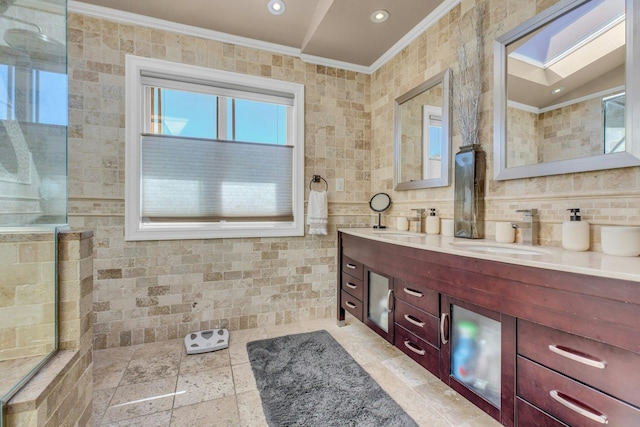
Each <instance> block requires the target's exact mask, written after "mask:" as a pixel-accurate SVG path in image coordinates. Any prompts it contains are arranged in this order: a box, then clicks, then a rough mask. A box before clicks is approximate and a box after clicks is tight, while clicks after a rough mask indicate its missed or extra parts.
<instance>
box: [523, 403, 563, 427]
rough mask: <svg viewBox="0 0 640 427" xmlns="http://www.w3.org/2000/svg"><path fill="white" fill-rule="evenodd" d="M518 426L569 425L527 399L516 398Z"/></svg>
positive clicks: (556, 426)
mask: <svg viewBox="0 0 640 427" xmlns="http://www.w3.org/2000/svg"><path fill="white" fill-rule="evenodd" d="M516 406H517V407H516V414H517V419H518V426H521V427H525V426H526V427H568V426H567V425H566V424H565V423H563V422H562V421H559V420H557V419H555V418H553V417H552V416H551V415H549V414H547V413H546V412H543V411H541V410H540V409H538V408H536V407H535V406H533V405H531V404H530V403H529V402H527V401H526V400H522V399H520V398H519V397H518V398H516Z"/></svg>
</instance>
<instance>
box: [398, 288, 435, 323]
mask: <svg viewBox="0 0 640 427" xmlns="http://www.w3.org/2000/svg"><path fill="white" fill-rule="evenodd" d="M394 296H395V297H396V299H399V300H402V301H405V302H408V303H409V304H411V305H413V306H415V307H418V308H419V309H420V310H424V311H426V312H427V313H429V314H432V315H434V316H436V317H438V316H439V315H440V294H438V292H436V291H432V290H431V289H427V288H426V287H425V286H421V285H417V284H413V283H409V282H405V281H404V280H398V279H395V280H394Z"/></svg>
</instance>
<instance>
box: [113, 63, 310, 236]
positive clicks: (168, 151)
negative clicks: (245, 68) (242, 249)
mask: <svg viewBox="0 0 640 427" xmlns="http://www.w3.org/2000/svg"><path fill="white" fill-rule="evenodd" d="M126 78H127V93H126V105H127V113H126V117H127V123H126V127H127V140H126V171H127V174H126V194H125V216H126V222H125V238H126V239H127V240H166V239H203V238H218V237H229V238H231V237H273V236H301V235H304V222H303V215H304V205H303V203H304V200H303V198H304V170H303V167H304V87H303V86H302V85H299V84H295V83H287V82H282V81H279V80H272V79H266V78H263V77H252V76H246V75H242V74H236V73H230V72H224V71H219V70H211V69H208V68H202V67H196V66H191V65H184V64H177V63H171V62H166V61H159V60H154V59H148V58H140V57H135V56H127V69H126Z"/></svg>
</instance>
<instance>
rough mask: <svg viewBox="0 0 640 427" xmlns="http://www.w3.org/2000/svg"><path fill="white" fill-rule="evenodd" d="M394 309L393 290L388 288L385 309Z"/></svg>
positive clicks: (389, 310)
mask: <svg viewBox="0 0 640 427" xmlns="http://www.w3.org/2000/svg"><path fill="white" fill-rule="evenodd" d="M393 309H394V306H393V290H391V289H389V290H388V291H387V311H388V312H389V313H391V312H392V311H393Z"/></svg>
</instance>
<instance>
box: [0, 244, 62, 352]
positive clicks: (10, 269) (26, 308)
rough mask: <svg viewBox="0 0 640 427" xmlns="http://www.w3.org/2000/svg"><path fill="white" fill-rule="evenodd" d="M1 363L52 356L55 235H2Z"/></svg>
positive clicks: (0, 288)
mask: <svg viewBox="0 0 640 427" xmlns="http://www.w3.org/2000/svg"><path fill="white" fill-rule="evenodd" d="M0 257H1V258H2V260H1V264H2V280H1V281H0V361H4V360H10V359H15V358H19V357H29V356H42V355H46V354H49V353H50V352H51V351H52V350H53V347H54V344H55V343H54V338H53V337H54V336H55V327H56V326H55V316H56V314H55V270H54V263H55V241H54V235H53V233H48V234H47V233H40V234H35V233H34V234H32V233H29V234H26V233H15V234H14V233H3V234H0Z"/></svg>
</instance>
